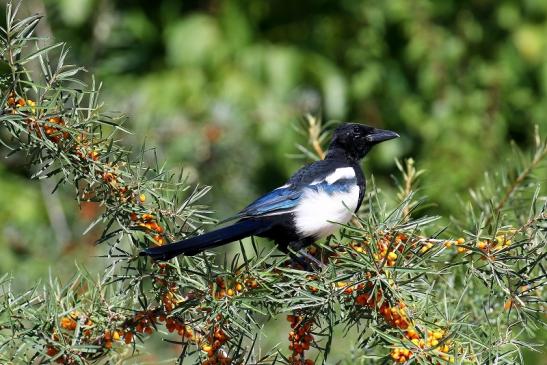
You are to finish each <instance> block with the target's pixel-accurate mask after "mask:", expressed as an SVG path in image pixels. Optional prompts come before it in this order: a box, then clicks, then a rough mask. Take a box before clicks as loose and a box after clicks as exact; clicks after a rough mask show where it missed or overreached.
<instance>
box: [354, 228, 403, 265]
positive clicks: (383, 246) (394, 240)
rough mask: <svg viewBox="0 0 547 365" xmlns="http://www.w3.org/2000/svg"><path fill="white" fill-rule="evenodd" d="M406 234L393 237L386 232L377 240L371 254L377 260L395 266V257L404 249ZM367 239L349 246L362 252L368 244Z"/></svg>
mask: <svg viewBox="0 0 547 365" xmlns="http://www.w3.org/2000/svg"><path fill="white" fill-rule="evenodd" d="M407 241H408V236H406V235H405V234H402V233H400V234H397V235H396V236H395V237H393V236H392V235H390V234H386V235H384V236H383V237H381V238H380V239H378V240H377V241H375V244H376V250H375V253H373V254H372V256H373V257H374V259H375V260H376V261H377V262H384V261H385V265H386V266H395V263H396V261H397V258H398V257H399V255H401V253H402V252H403V251H404V248H405V246H404V244H405V243H407ZM368 244H369V242H368V241H362V242H352V243H351V245H350V246H351V248H352V249H353V250H354V251H356V252H358V253H363V252H366V251H365V245H368Z"/></svg>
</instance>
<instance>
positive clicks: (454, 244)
mask: <svg viewBox="0 0 547 365" xmlns="http://www.w3.org/2000/svg"><path fill="white" fill-rule="evenodd" d="M464 243H465V238H463V237H460V238H458V239H457V240H453V241H452V240H447V241H445V242H444V247H446V248H451V247H456V250H457V251H458V253H467V252H469V249H467V248H465V247H463V246H462V245H463V244H464Z"/></svg>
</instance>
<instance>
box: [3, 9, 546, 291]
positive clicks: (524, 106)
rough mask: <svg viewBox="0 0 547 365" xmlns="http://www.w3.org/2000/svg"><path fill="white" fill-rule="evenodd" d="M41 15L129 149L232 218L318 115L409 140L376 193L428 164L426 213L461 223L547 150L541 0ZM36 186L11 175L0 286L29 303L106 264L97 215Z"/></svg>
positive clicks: (272, 179)
mask: <svg viewBox="0 0 547 365" xmlns="http://www.w3.org/2000/svg"><path fill="white" fill-rule="evenodd" d="M3 3H5V1H4V2H3ZM36 12H38V13H42V14H45V18H44V19H43V21H42V23H41V25H40V27H39V34H40V35H41V36H46V37H50V38H51V39H53V40H55V41H64V42H67V43H68V45H69V47H70V49H71V53H70V61H71V62H72V63H76V64H81V65H85V66H86V68H87V69H88V70H89V71H90V72H92V73H94V74H95V75H96V76H97V79H98V80H100V81H101V82H102V83H103V93H102V99H103V100H104V103H105V108H104V109H105V110H106V111H112V112H120V113H124V114H126V115H127V116H128V117H129V119H128V121H127V124H126V127H128V129H130V130H132V131H134V134H133V135H132V136H130V137H128V138H126V139H125V141H124V142H125V143H127V144H128V145H133V146H134V147H135V148H137V149H138V148H140V146H141V145H142V143H143V142H146V145H148V146H156V147H157V148H158V155H159V160H160V161H163V160H166V161H167V163H168V165H169V166H172V167H180V166H183V167H184V168H185V169H186V171H187V173H188V174H189V176H190V181H191V182H193V183H198V182H199V183H201V184H206V185H211V186H213V190H212V192H211V194H210V195H209V196H208V197H207V198H206V202H207V203H208V204H209V205H211V207H212V208H213V209H214V210H216V211H217V212H218V213H217V215H216V217H217V218H223V217H226V216H227V215H230V214H231V213H233V212H234V211H236V210H238V209H240V208H242V207H243V206H244V205H246V203H247V202H248V201H250V200H251V199H253V198H255V197H256V196H257V195H259V194H260V193H262V192H265V191H267V190H269V189H271V188H273V187H275V186H276V185H279V184H282V183H283V181H284V180H285V179H286V178H287V177H289V176H290V174H291V173H292V172H294V171H295V169H297V168H298V166H299V165H301V164H302V162H303V160H302V159H300V160H299V159H294V158H289V157H288V155H289V154H291V153H295V152H297V149H296V148H295V143H297V142H305V139H304V138H303V137H302V136H299V135H298V134H297V133H296V131H295V128H294V127H295V126H297V125H299V123H301V122H302V117H303V115H304V114H305V113H312V114H314V115H317V116H320V117H321V118H322V119H323V120H338V121H354V122H361V123H366V124H371V125H374V126H379V127H382V128H387V129H392V130H395V131H397V132H399V133H400V134H401V136H402V138H400V139H398V140H397V141H396V142H391V143H386V144H383V145H381V146H379V147H378V148H376V149H375V151H374V152H373V153H372V154H371V156H369V158H368V160H367V162H366V163H365V167H366V173H367V176H370V174H371V173H373V174H374V176H375V179H376V181H377V184H378V185H379V186H380V187H381V188H382V189H383V190H386V191H388V192H389V191H393V194H395V184H394V182H393V180H392V178H391V175H392V174H394V173H395V171H396V170H395V164H394V159H395V158H399V159H401V158H404V157H409V156H411V157H413V158H414V159H415V160H416V161H417V166H418V168H423V169H426V170H427V173H426V174H425V175H424V177H423V178H422V184H421V186H422V188H423V193H424V194H425V195H427V196H428V197H429V199H430V201H431V202H434V203H435V204H434V205H433V206H431V207H429V208H428V209H429V212H430V213H435V214H442V215H444V216H446V217H448V216H450V215H457V214H460V213H461V212H462V205H461V203H460V200H461V198H462V197H463V198H464V199H465V197H466V194H467V190H468V189H469V188H472V187H476V186H478V185H480V183H481V181H482V179H483V175H484V172H485V171H493V172H495V171H496V169H497V168H499V167H500V165H501V163H502V162H503V161H504V160H505V159H507V158H510V153H511V148H510V144H511V141H514V142H515V143H516V144H517V145H518V146H519V147H521V148H522V149H524V150H527V149H529V146H531V144H532V143H533V138H532V137H533V129H534V125H535V124H538V125H539V127H540V130H541V132H542V134H543V135H546V134H547V133H546V132H547V122H546V121H545V119H546V115H547V1H544V0H522V1H497V0H471V1H456V0H446V1H408V0H391V1H349V0H345V1H344V0H341V1H326V0H314V1H312V0H306V1H234V0H232V1H227V0H225V1H223V0H210V1H197V0H193V1H181V0H156V1H153V2H150V1H144V0H135V1H123V0H44V1H41V0H24V1H23V2H22V15H24V14H30V13H36ZM2 152H6V151H5V150H3V151H2ZM3 154H4V155H5V153H3ZM542 172H543V173H544V174H545V171H542ZM28 175H29V171H28V168H27V166H26V165H25V163H24V157H23V156H19V157H16V158H13V157H12V158H10V159H2V160H1V162H0V192H1V195H2V205H1V206H0V271H1V272H8V271H9V272H13V273H15V274H17V273H21V272H24V273H25V275H16V280H17V282H18V283H19V285H21V286H22V287H28V286H29V285H30V284H32V283H34V282H35V281H36V280H37V279H40V278H41V279H45V278H47V275H48V268H50V267H52V269H51V270H52V271H53V272H54V273H55V275H60V276H61V277H62V276H63V275H70V274H71V273H72V272H73V271H74V266H73V265H72V263H73V261H77V262H83V263H84V264H85V265H86V266H88V267H91V268H93V267H95V266H100V265H102V264H101V263H100V259H96V258H93V255H95V254H98V253H100V251H99V250H95V248H94V247H93V242H94V239H95V238H96V234H97V233H98V232H91V233H90V234H88V235H87V236H84V237H82V236H81V234H82V232H83V231H84V229H85V227H86V225H87V224H88V223H89V222H90V221H91V220H92V219H93V218H94V217H95V216H96V215H97V214H98V209H97V207H94V206H84V207H83V209H81V210H78V209H77V206H76V205H75V202H74V201H73V198H72V195H71V194H70V192H61V194H58V195H55V196H52V195H51V194H50V191H51V189H52V187H53V186H52V185H49V184H53V183H49V182H37V181H32V182H31V181H29V180H28ZM543 180H545V176H544V177H543Z"/></svg>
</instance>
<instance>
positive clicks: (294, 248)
mask: <svg viewBox="0 0 547 365" xmlns="http://www.w3.org/2000/svg"><path fill="white" fill-rule="evenodd" d="M311 243H312V242H308V241H306V240H305V239H304V240H300V241H294V242H290V243H289V244H288V245H287V251H288V253H289V256H290V257H291V259H292V260H293V261H295V262H297V263H299V264H300V265H302V266H303V267H304V269H305V270H306V271H315V270H313V268H312V265H310V264H315V265H316V266H317V267H318V268H320V269H322V268H324V267H325V264H323V263H322V262H320V261H319V260H317V259H316V258H315V257H313V256H312V255H310V254H309V253H308V252H307V251H306V246H309V245H310V244H311ZM297 253H298V254H300V255H297ZM310 269H311V270H310Z"/></svg>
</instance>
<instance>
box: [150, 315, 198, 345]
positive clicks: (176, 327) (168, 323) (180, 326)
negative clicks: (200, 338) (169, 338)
mask: <svg viewBox="0 0 547 365" xmlns="http://www.w3.org/2000/svg"><path fill="white" fill-rule="evenodd" d="M158 322H165V328H167V331H169V333H173V332H177V333H178V334H179V336H181V337H184V338H186V339H189V340H195V339H196V336H195V334H194V331H193V330H192V328H190V326H187V325H185V324H184V323H183V322H181V321H179V320H177V319H176V318H172V317H169V318H166V317H165V315H163V314H162V315H159V316H158Z"/></svg>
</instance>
